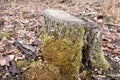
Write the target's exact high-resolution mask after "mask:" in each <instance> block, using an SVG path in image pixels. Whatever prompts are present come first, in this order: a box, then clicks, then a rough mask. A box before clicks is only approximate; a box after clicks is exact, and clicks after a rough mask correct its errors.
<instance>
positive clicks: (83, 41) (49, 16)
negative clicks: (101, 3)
mask: <svg viewBox="0 0 120 80" xmlns="http://www.w3.org/2000/svg"><path fill="white" fill-rule="evenodd" d="M43 13H44V25H43V27H44V33H43V35H42V42H43V44H42V47H41V50H42V53H43V56H44V58H45V60H46V61H48V63H50V64H52V65H54V66H56V67H57V68H58V69H59V71H60V74H61V75H62V78H63V80H77V76H78V75H79V72H80V68H81V67H82V64H83V65H85V66H86V67H89V66H90V67H91V68H93V69H94V68H103V69H108V68H109V67H110V66H109V64H108V62H107V61H106V59H105V58H104V54H103V52H102V50H101V46H102V38H101V31H100V28H99V26H98V25H96V24H95V23H93V22H91V21H90V20H88V19H85V18H84V19H78V18H76V17H74V16H72V15H70V14H68V13H66V12H64V11H59V10H51V9H47V10H45V11H44V12H43Z"/></svg>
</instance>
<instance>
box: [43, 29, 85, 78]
mask: <svg viewBox="0 0 120 80" xmlns="http://www.w3.org/2000/svg"><path fill="white" fill-rule="evenodd" d="M63 31H64V30H63ZM61 33H63V32H61ZM83 34H84V29H82V28H79V29H72V30H71V31H70V32H69V33H68V34H66V33H64V34H63V35H62V36H64V37H62V38H59V36H56V35H58V34H57V33H55V34H53V35H51V34H50V35H48V34H44V38H43V39H42V41H43V45H42V47H41V49H42V53H43V55H44V57H45V60H47V61H48V62H49V63H50V64H52V65H54V66H57V67H58V69H59V70H60V73H61V75H62V77H63V78H64V79H65V80H77V79H76V78H75V76H76V75H78V74H79V68H80V67H81V65H82V64H81V60H82V54H81V53H82V51H81V50H82V47H83ZM54 35H55V36H54Z"/></svg>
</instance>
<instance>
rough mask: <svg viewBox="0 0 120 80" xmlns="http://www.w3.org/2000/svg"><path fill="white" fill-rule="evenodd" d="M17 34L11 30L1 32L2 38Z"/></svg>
mask: <svg viewBox="0 0 120 80" xmlns="http://www.w3.org/2000/svg"><path fill="white" fill-rule="evenodd" d="M14 35H15V34H14V33H13V31H9V32H0V39H2V38H3V37H7V38H9V37H11V36H14Z"/></svg>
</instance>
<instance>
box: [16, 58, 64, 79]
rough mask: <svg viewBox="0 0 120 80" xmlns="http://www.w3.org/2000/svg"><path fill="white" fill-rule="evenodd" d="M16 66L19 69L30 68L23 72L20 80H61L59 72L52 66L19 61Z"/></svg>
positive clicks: (37, 62)
mask: <svg viewBox="0 0 120 80" xmlns="http://www.w3.org/2000/svg"><path fill="white" fill-rule="evenodd" d="M17 66H18V67H19V68H23V67H26V66H29V67H30V68H29V69H28V70H26V71H24V72H23V74H22V79H21V80H63V79H62V77H61V75H60V71H59V70H58V69H57V68H56V67H55V66H54V65H52V64H47V63H41V62H39V61H36V62H35V61H34V62H29V61H26V60H21V61H18V62H17Z"/></svg>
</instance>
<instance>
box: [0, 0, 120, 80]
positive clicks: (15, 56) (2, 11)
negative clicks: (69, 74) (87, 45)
mask: <svg viewBox="0 0 120 80" xmlns="http://www.w3.org/2000/svg"><path fill="white" fill-rule="evenodd" d="M105 3H107V2H104V1H103V3H102V2H100V1H98V2H97V1H89V2H88V1H82V2H78V1H77V0H68V1H65V0H60V1H58V0H54V1H53V0H45V1H43V0H40V1H39V0H31V1H28V2H27V1H25V2H24V1H23V2H22V1H19V0H18V1H17V2H15V1H10V2H8V3H7V2H6V1H4V2H1V3H0V5H1V6H0V80H9V79H13V80H20V79H21V73H22V71H21V70H22V69H19V68H18V67H17V64H16V61H18V60H20V59H26V60H28V61H35V60H38V59H39V58H40V59H41V60H43V56H42V53H41V51H40V45H41V40H40V38H39V35H40V34H41V33H42V22H43V17H42V11H43V10H44V9H46V8H54V9H60V10H64V11H67V12H69V13H71V14H73V15H74V16H76V17H81V16H82V17H89V18H90V19H92V20H93V21H95V22H96V23H98V24H99V25H101V29H102V31H103V51H104V52H105V56H106V58H107V59H108V61H109V62H110V63H111V64H112V66H113V68H114V73H118V75H117V78H116V76H114V75H111V74H109V75H99V74H94V73H93V75H91V76H92V77H93V79H94V80H105V78H106V76H109V77H111V78H110V79H115V80H119V77H120V76H119V74H120V26H119V25H120V24H119V20H120V18H119V16H118V19H117V17H116V16H115V17H114V16H113V13H115V12H112V14H108V13H106V11H107V10H105V9H109V5H105V6H102V7H101V5H104V4H105ZM108 3H109V0H108ZM118 5H119V3H117V8H119V6H118ZM104 7H105V8H104ZM103 8H104V9H103ZM112 9H113V8H111V10H112ZM114 9H115V8H114ZM109 15H110V16H109ZM115 18H116V19H115ZM115 20H116V22H115ZM3 34H5V35H3ZM1 35H3V36H1ZM28 68H29V67H28ZM25 69H27V68H25ZM99 71H100V70H99ZM84 72H85V73H84ZM84 72H83V73H81V74H80V75H84V77H85V74H86V71H84ZM118 76H119V77H118Z"/></svg>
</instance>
